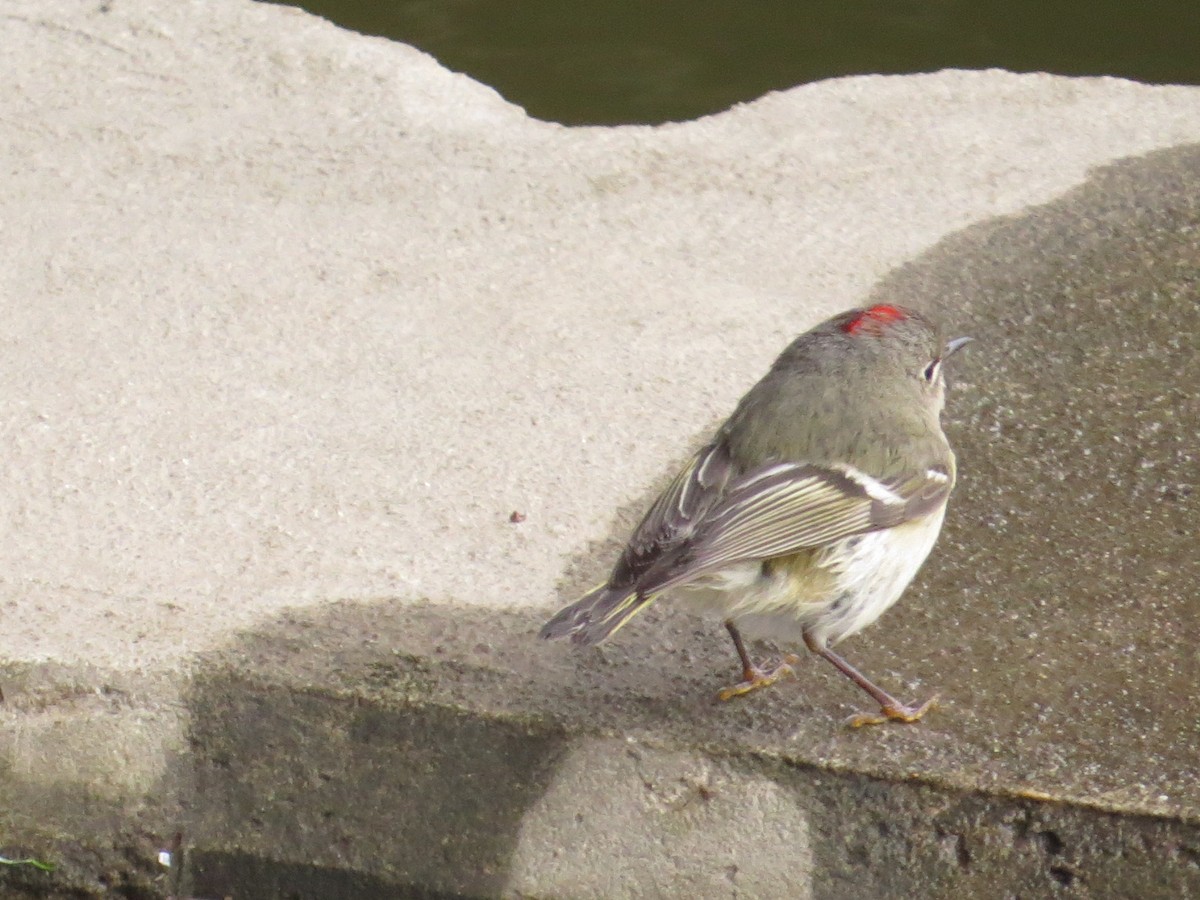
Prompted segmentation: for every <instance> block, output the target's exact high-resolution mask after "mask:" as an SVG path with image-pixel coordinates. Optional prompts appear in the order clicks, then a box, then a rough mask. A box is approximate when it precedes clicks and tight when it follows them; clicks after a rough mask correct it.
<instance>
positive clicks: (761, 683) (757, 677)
mask: <svg viewBox="0 0 1200 900" xmlns="http://www.w3.org/2000/svg"><path fill="white" fill-rule="evenodd" d="M798 662H800V657H798V656H794V655H793V654H790V653H789V654H788V655H787V656H785V657H784V658H783V661H782V662H781V663H780V664H779V665H777V666H776V667H775V668H773V669H771V670H770V671H764V670H763V669H761V668H759V667H758V666H750V667H749V668H747V669H746V670H745V671H743V672H742V680H741V681H739V682H738V683H737V684H735V685H733V686H732V687H727V688H725V689H724V690H723V691H721V692H720V693H719V694H717V697H718V699H720V700H732V699H733V698H734V697H740V696H742V695H743V694H749V693H750V692H751V691H757V690H758V689H759V688H765V687H770V686H771V685H773V684H774V683H775V682H777V681H779V679H781V678H790V677H794V676H795V674H796V670H795V669H794V668H793V666H795V665H796V663H798Z"/></svg>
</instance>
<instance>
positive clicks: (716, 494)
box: [609, 439, 733, 586]
mask: <svg viewBox="0 0 1200 900" xmlns="http://www.w3.org/2000/svg"><path fill="white" fill-rule="evenodd" d="M732 474H733V460H732V459H731V458H730V456H729V448H728V447H727V446H726V445H725V442H724V441H723V440H720V439H718V440H716V441H714V442H713V443H711V444H708V445H707V446H705V447H702V448H701V449H700V450H699V451H698V452H697V453H696V455H695V456H693V457H692V458H691V460H689V462H688V464H687V465H686V466H684V467H683V469H682V470H681V471H680V472H679V474H678V475H676V476H675V478H674V479H673V480H672V481H671V483H670V484H669V485H667V488H666V490H664V491H663V492H662V494H660V495H659V497H658V499H657V500H655V501H654V504H653V505H652V506H651V507H650V509H649V510H648V511H647V513H646V515H645V517H644V518H643V519H642V521H641V524H640V525H638V527H637V528H636V529H635V530H634V532H633V536H632V537H630V539H629V543H628V544H627V545H626V547H625V550H624V552H623V553H622V554H621V558H620V559H619V560H618V561H617V564H616V566H615V567H614V569H613V573H612V577H611V578H610V580H609V583H610V584H612V585H630V586H632V585H633V584H634V583H636V582H637V580H638V578H639V577H640V576H641V575H642V574H643V573H644V572H645V571H646V570H647V569H649V568H650V567H651V566H653V565H654V563H655V562H657V561H658V559H659V558H660V557H661V556H662V555H663V553H664V551H667V550H670V549H673V548H675V547H677V546H679V545H680V544H681V543H683V542H684V541H686V540H687V539H688V538H690V537H691V536H692V535H693V534H694V533H695V530H696V526H697V525H698V524H699V523H701V522H703V521H704V518H705V515H706V514H707V513H708V512H709V511H710V510H711V509H712V508H713V507H714V506H716V504H717V503H718V502H719V501H720V499H721V497H722V495H723V493H724V490H725V487H726V485H727V484H728V483H729V480H730V477H731V475H732Z"/></svg>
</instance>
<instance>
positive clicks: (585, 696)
mask: <svg viewBox="0 0 1200 900" xmlns="http://www.w3.org/2000/svg"><path fill="white" fill-rule="evenodd" d="M159 6H161V5H159ZM0 34H2V35H3V40H4V45H5V47H6V48H8V49H6V52H5V54H3V55H0V79H2V82H3V84H4V85H5V87H6V89H5V90H4V91H2V92H0V128H3V130H4V133H5V137H6V140H5V141H3V142H0V159H2V160H3V163H4V165H5V171H6V173H8V176H7V178H6V179H5V184H4V187H3V188H0V228H2V234H3V240H4V246H5V251H6V252H5V263H4V265H3V266H0V302H2V303H3V304H4V321H5V327H4V329H3V332H2V334H3V341H4V353H3V354H0V404H2V408H3V422H4V440H5V451H6V452H5V453H4V455H3V463H2V464H0V465H2V469H0V498H2V500H3V504H2V505H3V508H4V510H5V522H6V526H7V527H6V529H5V540H4V541H3V542H0V620H2V621H3V628H2V629H0V690H2V691H3V696H4V702H3V703H0V855H6V856H9V857H15V856H20V855H22V854H25V853H29V854H32V855H35V856H39V857H43V858H48V859H52V860H54V861H56V862H57V863H59V869H58V870H57V872H56V873H54V874H53V875H45V874H42V873H39V872H36V871H33V870H29V869H24V868H22V869H9V868H6V869H4V870H2V871H0V894H2V893H4V892H7V894H9V895H12V896H26V895H33V896H57V895H61V896H89V895H90V896H103V895H105V894H106V893H114V892H115V893H123V894H124V895H125V896H159V895H166V894H169V893H175V894H176V895H191V896H202V897H208V896H214V897H215V896H226V895H232V896H237V897H258V896H277V895H278V896H284V895H288V896H313V897H316V896H320V897H336V896H346V897H371V896H380V897H383V896H396V895H397V893H401V894H402V893H403V892H404V891H408V892H409V893H411V895H413V896H456V895H467V896H480V897H485V896H539V897H543V896H544V897H560V896H561V897H575V896H579V897H585V896H595V897H601V896H608V897H615V896H645V895H646V894H647V893H652V892H656V893H660V894H663V895H665V896H697V895H701V896H714V897H724V896H739V895H740V896H763V895H768V894H769V893H770V892H771V891H772V890H775V891H781V890H786V891H787V892H788V894H789V895H796V896H813V897H822V898H824V897H829V898H833V897H856V896H857V897H861V896H880V897H886V896H896V897H901V896H949V895H951V894H954V895H956V896H966V897H971V896H979V897H985V896H987V897H991V896H996V893H995V891H996V890H997V889H1000V890H1002V891H1008V893H1009V894H1010V895H1013V896H1044V895H1049V894H1050V892H1073V893H1074V894H1075V895H1078V896H1089V897H1124V896H1151V897H1152V896H1163V897H1178V896H1191V895H1200V792H1198V790H1197V787H1196V786H1197V784H1200V779H1198V778H1197V771H1196V769H1197V767H1198V761H1197V760H1198V757H1197V754H1196V751H1195V746H1196V743H1197V738H1200V731H1198V728H1200V725H1198V724H1197V723H1198V719H1197V716H1196V714H1195V709H1196V708H1197V702H1196V701H1197V699H1198V698H1197V692H1198V688H1197V684H1198V683H1200V677H1198V676H1200V658H1198V656H1197V651H1196V649H1195V648H1196V647H1198V646H1200V633H1198V631H1197V622H1198V621H1200V617H1198V616H1197V612H1198V609H1197V605H1198V603H1200V601H1198V600H1197V597H1196V592H1195V585H1196V584H1197V583H1198V581H1200V579H1198V577H1197V576H1198V574H1200V573H1197V571H1196V566H1197V562H1196V557H1195V550H1194V545H1195V534H1196V531H1197V527H1196V526H1197V524H1198V523H1200V515H1198V514H1197V509H1196V502H1197V501H1196V482H1197V478H1198V475H1197V471H1198V466H1197V459H1196V452H1197V451H1196V443H1195V436H1196V433H1197V423H1198V422H1200V408H1198V407H1197V400H1196V397H1197V393H1196V390H1195V388H1194V385H1195V384H1196V383H1197V382H1198V380H1200V371H1197V366H1198V359H1200V356H1198V353H1197V347H1200V321H1198V317H1200V312H1198V310H1200V304H1198V303H1197V275H1196V273H1197V271H1200V265H1198V261H1200V237H1197V235H1198V234H1200V231H1198V222H1200V210H1198V209H1197V201H1196V198H1197V197H1200V184H1198V183H1197V182H1198V181H1200V151H1197V149H1196V147H1195V146H1194V144H1195V142H1197V141H1200V103H1198V102H1197V101H1198V100H1200V90H1198V89H1194V88H1180V87H1147V86H1140V85H1134V84H1129V83H1126V82H1120V81H1115V80H1111V79H1063V78H1052V77H1048V76H1036V75H1031V76H1015V75H1010V74H1006V73H1002V72H986V73H962V72H945V73H939V74H936V75H929V76H914V77H903V78H855V79H844V80H839V81H834V82H827V83H822V84H816V85H809V86H805V87H801V88H796V89H794V90H791V91H787V92H784V93H780V94H774V95H770V96H768V97H765V98H763V99H761V100H760V101H758V102H756V103H754V104H749V105H747V106H743V107H738V108H735V109H733V110H731V111H729V112H727V113H724V114H722V115H720V116H715V117H711V118H708V119H705V120H702V121H699V122H693V123H686V124H681V125H673V126H664V127H660V128H645V127H638V128H620V129H577V130H572V129H566V128H562V127H559V126H554V125H548V124H545V123H539V122H536V121H532V120H530V119H528V118H527V117H526V116H524V114H523V113H522V112H521V111H520V110H519V109H517V108H516V107H513V106H511V105H509V104H507V103H505V102H504V101H503V100H502V99H501V98H499V97H498V96H497V95H496V94H495V93H494V92H492V91H490V90H488V89H487V88H485V87H483V86H480V85H478V84H475V83H473V82H471V81H470V80H469V79H467V78H465V77H464V76H461V75H454V74H452V73H449V72H446V71H445V70H443V69H441V68H440V67H439V66H438V65H437V64H436V62H435V61H433V60H431V59H430V58H428V57H426V56H424V55H422V54H420V53H418V52H416V51H414V50H412V49H411V48H407V47H404V46H399V45H393V44H388V43H386V42H383V41H379V40H375V39H368V38H363V37H360V36H356V35H353V34H348V33H345V32H341V31H339V30H338V29H336V28H334V27H332V26H330V25H328V24H327V23H323V22H321V21H319V20H316V19H314V18H312V17H309V16H306V15H304V14H302V13H299V12H295V11H290V10H286V9H281V8H277V7H267V6H258V5H254V4H251V3H245V2H240V0H239V2H232V0H222V2H216V3H213V2H208V3H199V2H194V3H189V2H184V3H178V4H170V5H169V6H168V7H166V8H158V7H156V6H155V5H153V4H150V3H147V2H117V3H112V4H104V5H101V4H80V3H75V2H67V0H51V2H47V3H38V4H32V3H23V2H14V3H10V4H8V5H6V6H5V7H4V8H3V9H2V10H0ZM1097 167H1101V168H1097ZM874 297H879V298H888V299H895V300H900V301H903V302H912V303H916V304H919V305H922V306H924V307H926V308H930V309H933V310H934V311H936V312H937V313H938V314H939V315H940V316H941V317H942V318H944V319H945V320H946V321H947V322H948V323H949V325H950V327H952V328H953V329H955V330H956V331H963V332H967V333H971V334H973V335H974V336H975V337H976V338H977V339H978V344H977V345H975V346H973V347H972V348H971V350H970V351H968V352H967V353H964V354H963V355H962V357H960V358H958V359H956V360H955V366H954V371H953V372H952V377H953V381H954V386H953V389H952V396H951V401H950V406H949V408H948V429H949V431H950V433H951V435H952V439H953V440H954V442H955V444H956V446H957V447H958V449H959V454H960V462H961V465H960V468H961V469H962V481H961V484H960V487H959V488H958V490H957V493H956V496H955V499H954V501H953V503H952V507H951V513H950V516H949V519H948V525H947V529H946V531H945V533H944V536H943V538H942V540H941V542H940V543H939V546H938V548H937V549H936V550H935V552H934V555H933V557H932V558H931V560H930V562H929V563H928V564H927V567H926V570H925V572H924V573H923V575H922V577H921V578H920V579H919V581H918V583H917V584H915V585H914V586H913V588H911V589H910V591H909V593H908V596H907V597H906V598H905V599H904V600H903V601H902V602H901V604H900V606H899V607H898V608H897V609H895V610H894V611H892V612H890V613H889V614H888V615H887V617H886V618H885V619H884V620H883V621H882V622H881V623H880V624H879V625H877V626H876V627H875V628H874V629H872V630H870V631H869V632H868V633H866V634H864V635H863V636H861V637H859V638H856V639H855V640H854V641H852V642H850V643H849V644H848V645H846V647H845V648H844V649H845V650H846V652H847V654H848V655H849V656H850V657H851V658H852V659H853V660H854V661H855V662H857V663H860V664H861V665H862V666H863V667H864V668H865V669H867V670H868V671H869V672H871V673H872V674H873V675H875V676H876V677H877V678H878V679H879V680H881V681H883V682H884V683H885V684H887V685H888V686H889V687H892V688H894V689H896V690H897V691H899V692H900V693H901V694H903V695H905V696H906V697H907V696H911V697H916V696H924V695H925V694H928V693H931V692H935V691H936V692H940V693H941V695H942V697H943V707H942V709H940V710H939V711H937V712H935V713H934V714H933V715H931V717H930V718H929V719H928V720H926V721H925V722H924V723H922V724H921V725H920V726H919V727H915V728H886V729H876V730H872V731H866V732H848V731H846V730H844V729H842V728H841V727H840V724H839V723H840V722H841V720H842V719H843V718H844V717H845V716H846V715H848V714H849V713H851V712H853V711H855V710H856V709H857V708H858V704H859V702H860V701H859V698H858V697H857V696H855V695H854V693H853V691H852V690H851V689H850V688H849V687H848V686H847V685H845V684H844V683H842V682H841V681H839V680H838V679H837V677H836V676H835V675H834V674H833V673H831V672H826V671H824V670H823V669H822V668H821V667H819V666H817V665H816V664H815V663H814V664H811V665H810V664H807V662H806V664H805V665H804V666H803V667H802V670H801V678H802V683H801V684H799V685H794V684H785V685H781V686H779V687H778V688H776V689H774V690H772V691H770V692H764V693H763V694H761V695H758V696H755V697H753V698H751V699H750V700H749V701H748V702H745V703H733V704H728V705H718V704H715V703H714V702H713V701H712V695H713V693H714V692H715V691H716V689H717V688H719V687H720V686H722V685H723V684H725V683H726V682H727V680H728V678H729V677H730V676H731V674H732V668H733V667H732V660H731V653H730V651H729V649H728V648H727V647H726V646H725V642H724V638H723V636H722V635H721V634H719V628H717V627H714V626H713V624H712V623H709V622H705V621H702V620H699V619H694V618H692V617H691V616H689V615H688V614H687V612H686V610H680V609H674V608H670V607H666V606H664V608H662V609H659V610H655V611H653V612H652V613H649V614H647V615H646V616H645V617H644V621H642V620H639V621H638V622H637V623H636V624H635V625H631V626H630V627H629V628H627V629H625V630H624V631H623V632H622V633H621V635H620V637H619V639H618V640H617V641H615V642H614V643H612V644H611V645H608V646H605V647H603V648H601V649H599V650H598V651H595V652H588V653H579V652H576V651H574V650H572V648H570V647H563V646H558V645H543V644H539V643H538V642H536V641H535V640H534V638H533V635H534V634H535V632H536V628H537V625H538V624H539V623H540V621H541V620H542V618H543V617H544V616H545V615H546V614H547V613H548V612H549V611H550V610H551V609H553V608H554V607H555V605H556V604H558V603H561V602H565V601H566V600H568V599H570V598H571V597H573V596H574V595H575V594H576V593H577V592H578V591H579V589H581V588H582V587H585V586H586V585H588V584H590V583H593V582H594V581H595V580H596V579H597V578H598V577H601V576H602V575H603V573H604V571H605V569H606V567H607V565H608V564H609V563H610V562H611V557H612V554H613V552H614V550H615V548H616V547H617V546H618V544H619V541H620V540H621V539H622V538H623V536H624V533H625V531H626V530H627V528H628V527H629V526H630V525H631V524H632V522H633V520H634V519H636V517H637V515H638V514H639V513H640V512H641V510H642V508H644V505H645V503H646V502H647V501H648V500H649V499H650V498H651V497H652V496H653V494H654V492H655V490H656V489H657V488H658V487H660V486H661V484H662V483H663V481H664V480H665V479H666V478H667V477H669V475H670V474H671V470H672V467H673V466H674V465H676V464H677V463H678V462H679V461H680V460H681V459H682V458H683V457H684V455H685V454H686V452H687V450H688V448H689V447H691V446H693V445H694V444H695V442H696V441H698V440H699V439H700V438H702V436H703V434H704V432H705V430H706V429H707V428H708V427H710V426H711V425H712V424H713V423H715V422H716V421H717V420H719V419H720V418H721V417H722V416H723V415H725V414H726V413H727V412H728V409H729V408H730V406H731V404H732V403H733V402H734V401H735V400H736V398H737V397H738V396H739V395H740V393H741V392H742V391H744V390H745V388H746V387H747V386H748V385H749V384H750V383H752V382H753V380H754V379H755V378H756V377H758V375H759V374H760V373H761V371H762V370H763V369H764V367H765V366H766V365H767V364H768V363H769V361H770V360H771V358H772V357H773V355H774V354H775V353H776V352H777V351H778V350H779V349H780V348H781V347H782V346H783V345H784V344H785V343H786V342H787V340H789V339H790V337H791V336H792V335H793V334H795V333H796V332H798V331H801V330H803V329H804V328H806V327H808V326H809V325H811V324H812V323H813V322H815V321H816V320H817V319H819V318H820V317H822V316H824V315H826V314H828V313H831V312H833V311H836V310H838V309H841V308H844V307H846V306H850V305H853V304H856V303H859V302H863V301H864V300H866V299H867V298H874ZM514 511H517V512H520V513H522V514H523V515H524V517H525V518H524V520H523V521H521V522H512V521H510V514H511V513H512V512H514ZM163 849H166V850H170V851H171V852H172V853H173V857H172V861H173V865H172V866H171V867H170V868H163V867H161V866H160V865H159V863H158V862H157V861H156V855H157V853H158V852H159V851H160V850H163ZM1064 895H1067V896H1069V895H1070V894H1069V893H1068V894H1064Z"/></svg>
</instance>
